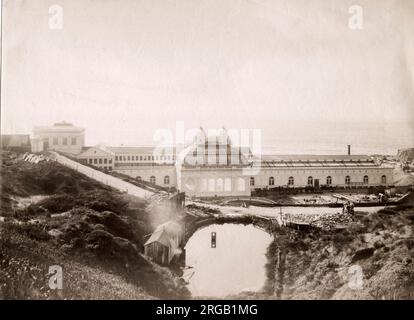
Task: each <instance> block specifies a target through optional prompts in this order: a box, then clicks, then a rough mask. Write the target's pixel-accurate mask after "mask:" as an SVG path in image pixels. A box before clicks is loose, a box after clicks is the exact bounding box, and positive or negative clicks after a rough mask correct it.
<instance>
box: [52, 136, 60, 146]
mask: <svg viewBox="0 0 414 320" xmlns="http://www.w3.org/2000/svg"><path fill="white" fill-rule="evenodd" d="M58 143H59V142H58V138H53V145H54V146H56V145H57V144H58Z"/></svg>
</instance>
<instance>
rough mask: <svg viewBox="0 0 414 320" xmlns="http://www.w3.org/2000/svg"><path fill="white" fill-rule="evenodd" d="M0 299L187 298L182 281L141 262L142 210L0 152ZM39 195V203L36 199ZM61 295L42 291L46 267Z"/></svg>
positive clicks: (136, 202)
mask: <svg viewBox="0 0 414 320" xmlns="http://www.w3.org/2000/svg"><path fill="white" fill-rule="evenodd" d="M2 160H3V161H2V170H1V178H2V180H1V187H2V190H1V214H0V299H56V298H58V299H152V298H186V297H188V296H189V293H188V291H187V289H186V288H185V286H184V285H183V283H182V282H181V280H179V279H178V278H177V277H176V276H174V275H173V274H172V273H171V272H170V271H169V270H168V269H166V268H162V267H160V266H157V265H155V264H153V263H152V262H150V261H148V260H147V259H146V258H145V257H144V256H143V255H142V245H143V239H144V236H145V235H147V234H148V233H150V232H152V231H153V227H152V224H151V219H150V215H149V214H148V213H147V211H146V206H147V203H146V202H145V201H143V200H140V199H137V198H134V197H130V196H128V195H126V194H123V193H120V192H118V191H116V190H113V189H111V188H109V187H107V186H105V185H102V184H100V183H98V182H96V181H94V180H91V179H89V178H88V177H86V176H84V175H82V174H79V173H77V172H74V171H73V170H71V169H68V168H66V167H64V166H61V165H59V164H57V163H55V162H41V163H39V164H32V163H28V162H25V161H22V160H21V159H20V158H19V157H18V155H16V154H13V153H9V152H2ZM39 195H42V196H43V197H40V198H39V197H38V198H36V196H39ZM53 265H59V266H61V267H62V268H63V289H62V290H51V289H50V288H49V285H48V283H49V277H50V276H49V275H48V272H49V267H50V266H53Z"/></svg>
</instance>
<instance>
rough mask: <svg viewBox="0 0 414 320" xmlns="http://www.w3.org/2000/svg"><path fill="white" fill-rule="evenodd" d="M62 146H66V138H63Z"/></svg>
mask: <svg viewBox="0 0 414 320" xmlns="http://www.w3.org/2000/svg"><path fill="white" fill-rule="evenodd" d="M62 144H63V145H64V146H66V145H67V144H68V138H63V140H62Z"/></svg>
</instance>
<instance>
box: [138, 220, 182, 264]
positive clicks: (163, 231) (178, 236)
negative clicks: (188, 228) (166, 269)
mask: <svg viewBox="0 0 414 320" xmlns="http://www.w3.org/2000/svg"><path fill="white" fill-rule="evenodd" d="M183 236H184V232H183V228H182V227H181V226H180V225H179V224H178V223H177V222H174V221H169V222H166V223H163V224H161V225H159V226H158V227H157V228H156V229H155V231H154V232H153V233H152V234H151V236H150V238H149V239H148V240H147V242H145V244H144V252H145V255H146V256H148V257H149V258H151V259H152V260H153V261H155V262H157V263H160V264H169V263H170V262H171V260H172V259H173V258H174V256H175V255H176V254H177V253H179V252H180V251H179V247H180V244H181V241H182V239H183Z"/></svg>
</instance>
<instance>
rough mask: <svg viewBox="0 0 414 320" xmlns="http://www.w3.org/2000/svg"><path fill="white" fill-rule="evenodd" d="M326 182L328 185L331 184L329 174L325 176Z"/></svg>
mask: <svg viewBox="0 0 414 320" xmlns="http://www.w3.org/2000/svg"><path fill="white" fill-rule="evenodd" d="M326 184H327V185H328V186H330V185H331V184H332V177H331V176H327V177H326Z"/></svg>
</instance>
